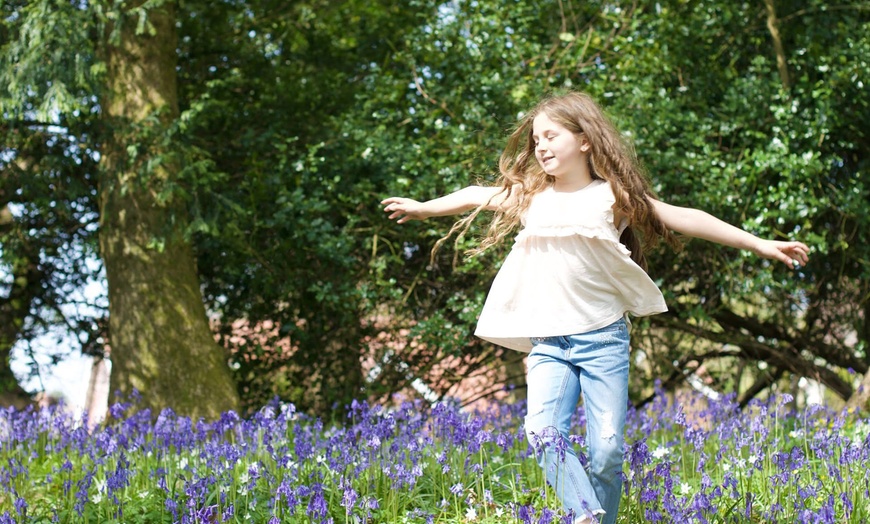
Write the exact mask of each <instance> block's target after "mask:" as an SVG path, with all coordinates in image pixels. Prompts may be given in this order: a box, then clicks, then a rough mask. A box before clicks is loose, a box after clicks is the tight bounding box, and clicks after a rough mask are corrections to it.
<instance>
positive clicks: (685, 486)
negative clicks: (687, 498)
mask: <svg viewBox="0 0 870 524" xmlns="http://www.w3.org/2000/svg"><path fill="white" fill-rule="evenodd" d="M691 492H692V486H689V483H688V482H681V483H680V495H688V494H689V493H691Z"/></svg>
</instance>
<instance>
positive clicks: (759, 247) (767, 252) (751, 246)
mask: <svg viewBox="0 0 870 524" xmlns="http://www.w3.org/2000/svg"><path fill="white" fill-rule="evenodd" d="M652 202H653V205H654V206H655V210H656V213H657V214H658V216H659V218H660V219H661V220H662V222H664V223H665V225H666V226H667V227H668V228H670V229H673V230H674V231H676V232H678V233H682V234H684V235H686V236H690V237H695V238H702V239H704V240H709V241H711V242H716V243H717V244H722V245H725V246H730V247H735V248H737V249H746V250H748V251H752V252H753V253H755V254H756V255H758V256H760V257H763V258H771V259H774V260H779V261H780V262H784V263H785V264H786V265H787V266H788V267H790V268H794V267H795V264H796V263H798V264H806V263H807V260H808V254H809V251H810V249H809V248H808V247H807V245H806V244H804V243H803V242H781V241H778V240H765V239H762V238H758V237H757V236H755V235H753V234H752V233H749V232H747V231H744V230H742V229H740V228H738V227H734V226H732V225H731V224H728V223H726V222H723V221H722V220H719V219H718V218H716V217H714V216H713V215H711V214H709V213H706V212H704V211H701V210H699V209H694V208H690V207H678V206H672V205H670V204H665V203H664V202H660V201H658V200H655V199H653V200H652Z"/></svg>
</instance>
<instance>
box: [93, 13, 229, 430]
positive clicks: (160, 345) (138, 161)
mask: <svg viewBox="0 0 870 524" xmlns="http://www.w3.org/2000/svg"><path fill="white" fill-rule="evenodd" d="M142 3H143V2H142V1H139V2H135V3H134V4H135V5H134V6H132V7H136V5H141V4H142ZM174 9H175V7H174V4H173V2H166V3H162V4H161V5H160V6H159V7H156V8H152V9H149V10H148V12H147V22H148V24H150V28H149V27H148V25H146V27H145V30H144V31H143V32H141V33H139V34H137V32H136V24H137V22H138V20H139V15H138V13H137V14H133V13H132V12H131V11H130V8H127V9H125V10H124V12H122V13H120V16H119V18H118V20H117V23H118V24H119V25H118V26H117V27H114V28H112V27H110V28H108V30H107V32H106V36H105V41H104V42H105V43H104V46H103V49H102V51H103V54H104V59H105V62H106V65H107V77H108V85H107V86H106V87H107V94H106V96H107V98H106V99H105V100H104V101H103V114H104V116H105V118H106V124H107V125H106V129H107V136H106V137H105V142H104V149H103V157H102V161H101V177H100V189H99V192H100V194H99V198H100V250H101V255H102V258H103V261H104V264H105V268H106V277H107V280H108V292H109V344H110V347H111V355H112V379H111V380H112V389H113V390H119V391H120V392H121V393H125V394H130V393H131V392H132V391H133V390H134V389H135V390H138V391H139V392H140V393H141V395H142V400H141V402H140V404H139V407H142V408H145V407H148V408H152V409H153V410H159V409H162V408H165V407H171V408H173V409H174V410H175V411H176V412H177V413H180V414H183V415H189V416H192V417H199V416H203V417H206V418H214V417H217V416H219V415H220V413H221V412H223V411H226V410H231V409H232V410H235V409H238V403H239V400H238V392H237V390H236V387H235V384H234V383H233V382H232V379H231V375H230V370H229V368H228V365H227V357H226V355H225V354H224V350H223V349H222V348H220V347H219V346H218V345H217V343H216V342H215V341H214V338H213V336H212V333H211V331H210V329H209V326H208V321H207V318H206V313H205V308H204V306H203V301H202V294H201V291H200V283H199V277H198V275H197V270H196V267H195V259H194V254H193V250H192V248H191V246H190V244H189V243H188V242H186V241H185V240H184V235H183V233H184V229H185V226H186V223H185V221H184V220H183V216H184V213H183V208H182V207H180V206H179V204H178V202H177V199H175V200H173V199H170V200H169V203H166V202H164V201H162V200H159V199H158V198H157V193H158V190H159V188H160V187H161V184H165V183H167V182H171V181H172V179H173V178H174V177H176V176H177V172H178V167H179V166H177V165H172V164H171V161H167V160H165V158H161V157H160V155H161V153H163V152H164V151H161V147H163V146H162V141H161V140H160V137H161V136H162V129H164V128H165V126H166V125H167V124H169V123H171V122H172V121H174V120H175V119H176V118H177V117H178V99H177V92H176V71H175V67H176V61H177V58H176V39H177V36H176V31H175V12H174ZM113 30H116V31H117V32H116V33H114V34H113V33H112V31H113ZM155 138H156V139H155ZM128 148H130V149H128ZM134 150H136V151H135V155H132V153H131V151H134ZM145 166H148V167H147V169H146V168H145Z"/></svg>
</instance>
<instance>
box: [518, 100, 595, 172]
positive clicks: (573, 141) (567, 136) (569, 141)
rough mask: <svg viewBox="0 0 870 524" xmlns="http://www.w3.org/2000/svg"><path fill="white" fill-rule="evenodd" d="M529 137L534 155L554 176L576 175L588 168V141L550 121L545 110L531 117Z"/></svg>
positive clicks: (545, 169)
mask: <svg viewBox="0 0 870 524" xmlns="http://www.w3.org/2000/svg"><path fill="white" fill-rule="evenodd" d="M532 139H533V140H534V142H535V158H537V159H538V163H539V164H540V165H541V168H543V170H544V172H545V173H547V174H548V175H551V176H553V177H555V178H564V177H571V176H578V175H582V174H583V173H584V172H585V171H586V170H587V169H588V167H587V166H588V163H587V153H588V151H589V143H588V142H587V141H586V140H585V138H582V137H578V136H577V135H575V134H574V133H572V132H571V131H569V130H568V129H566V128H565V127H564V126H562V125H561V124H559V123H557V122H554V121H553V120H552V119H551V118H550V117H549V116H548V115H547V114H546V113H541V114H539V115H538V116H536V117H535V119H534V120H533V121H532Z"/></svg>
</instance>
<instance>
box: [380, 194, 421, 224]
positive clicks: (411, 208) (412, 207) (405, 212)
mask: <svg viewBox="0 0 870 524" xmlns="http://www.w3.org/2000/svg"><path fill="white" fill-rule="evenodd" d="M381 204H382V205H383V206H384V212H385V213H390V216H389V219H390V220H395V219H396V218H398V220H396V223H397V224H404V223H405V222H407V221H409V220H424V219H426V218H429V215H428V214H426V212H425V211H424V209H423V204H422V203H420V202H418V201H416V200H412V199H410V198H402V197H390V198H387V199H385V200H382V201H381Z"/></svg>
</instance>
